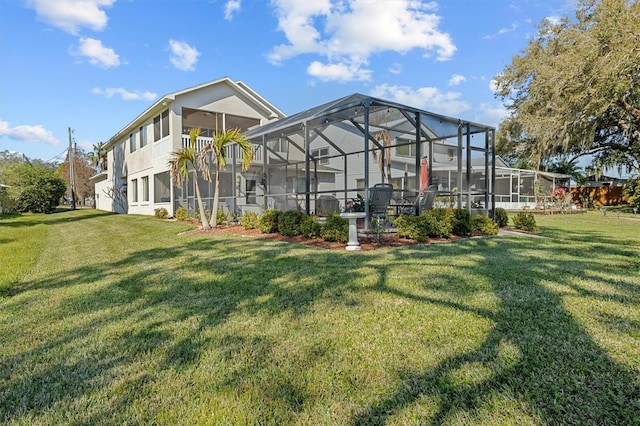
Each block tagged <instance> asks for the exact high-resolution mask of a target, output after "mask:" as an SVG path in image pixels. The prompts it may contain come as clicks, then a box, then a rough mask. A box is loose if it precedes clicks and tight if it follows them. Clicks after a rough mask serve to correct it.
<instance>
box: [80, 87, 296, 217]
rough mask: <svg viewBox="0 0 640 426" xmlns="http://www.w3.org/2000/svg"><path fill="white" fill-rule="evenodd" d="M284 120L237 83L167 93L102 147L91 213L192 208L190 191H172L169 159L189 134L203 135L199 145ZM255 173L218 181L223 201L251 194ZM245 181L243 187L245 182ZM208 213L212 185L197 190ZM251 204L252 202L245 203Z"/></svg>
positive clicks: (187, 187)
mask: <svg viewBox="0 0 640 426" xmlns="http://www.w3.org/2000/svg"><path fill="white" fill-rule="evenodd" d="M284 116H285V115H284V114H283V113H282V112H281V111H280V110H279V109H278V108H276V107H275V106H273V105H272V104H270V103H269V102H268V101H267V100H266V99H264V98H263V97H261V96H260V95H259V94H258V93H256V92H255V91H254V90H252V89H251V88H250V87H249V86H247V85H246V84H244V83H243V82H241V81H233V80H231V79H230V78H228V77H225V78H221V79H218V80H214V81H210V82H207V83H204V84H201V85H198V86H194V87H190V88H188V89H184V90H180V91H177V92H173V93H169V94H167V95H164V96H162V97H161V98H160V99H159V100H158V101H157V102H155V103H154V104H153V105H151V106H150V107H149V108H147V109H146V110H145V111H143V112H142V113H141V114H140V115H138V116H137V117H135V118H134V119H133V120H132V121H131V122H129V123H128V124H127V125H125V126H124V127H123V128H122V129H120V130H119V131H118V132H117V133H116V134H115V135H113V136H112V137H111V138H110V139H109V140H108V141H107V143H106V144H105V149H106V150H107V170H105V171H103V172H102V173H99V174H97V175H95V176H94V177H93V178H92V179H93V181H94V183H95V193H96V208H97V209H100V210H106V211H113V212H117V213H133V214H144V215H152V214H154V212H155V209H158V208H162V207H164V208H166V209H167V211H168V212H169V214H170V215H173V214H174V212H175V210H176V209H177V208H178V206H180V205H185V207H188V206H190V207H191V208H192V209H193V208H194V207H195V201H194V194H193V186H192V185H187V184H185V185H183V187H182V189H179V188H177V187H176V186H174V185H172V183H171V179H170V174H169V165H168V163H169V160H170V158H171V153H173V152H175V151H177V150H179V149H180V148H182V147H183V146H186V145H188V143H189V131H190V129H191V128H193V127H200V128H201V129H202V137H201V138H200V140H199V143H201V144H202V143H205V142H206V141H207V140H210V136H211V135H212V133H213V132H215V131H216V130H223V129H231V128H239V129H240V130H242V131H246V130H248V129H249V128H252V127H256V126H259V125H263V124H266V123H268V122H270V121H272V120H275V119H278V118H283V117H284ZM260 171H261V169H260V170H257V169H255V168H254V169H252V170H249V171H247V172H244V173H238V174H237V177H236V178H237V185H233V184H232V183H231V181H232V180H233V181H235V180H236V179H233V178H232V177H231V174H230V173H227V174H225V175H224V176H223V178H224V183H226V185H225V186H224V187H225V188H227V190H226V191H224V192H223V193H222V196H223V197H226V196H229V195H237V194H233V191H234V190H235V189H237V188H247V187H249V188H253V190H254V191H255V186H256V185H255V182H256V179H259V178H257V177H256V176H259V175H260ZM247 180H249V184H248V186H247V183H246V181H247ZM201 189H202V192H203V198H205V202H206V203H207V208H211V205H212V203H211V199H212V197H213V191H212V188H211V183H209V182H203V183H202V184H201ZM250 201H251V200H250Z"/></svg>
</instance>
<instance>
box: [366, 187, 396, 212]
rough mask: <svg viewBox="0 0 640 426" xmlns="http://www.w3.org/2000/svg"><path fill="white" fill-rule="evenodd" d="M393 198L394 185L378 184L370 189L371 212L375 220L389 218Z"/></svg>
mask: <svg viewBox="0 0 640 426" xmlns="http://www.w3.org/2000/svg"><path fill="white" fill-rule="evenodd" d="M392 196H393V185H391V184H390V183H377V184H375V185H374V186H373V187H371V188H369V211H370V212H371V216H372V217H374V218H378V219H380V218H385V219H386V217H387V207H388V206H389V203H390V202H391V197H392Z"/></svg>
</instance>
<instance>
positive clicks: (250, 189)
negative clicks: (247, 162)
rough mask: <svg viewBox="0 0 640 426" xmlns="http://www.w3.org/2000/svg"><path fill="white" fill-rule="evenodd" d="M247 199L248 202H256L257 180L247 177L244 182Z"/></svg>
mask: <svg viewBox="0 0 640 426" xmlns="http://www.w3.org/2000/svg"><path fill="white" fill-rule="evenodd" d="M244 193H245V201H246V203H247V204H256V180H255V179H247V180H245V182H244Z"/></svg>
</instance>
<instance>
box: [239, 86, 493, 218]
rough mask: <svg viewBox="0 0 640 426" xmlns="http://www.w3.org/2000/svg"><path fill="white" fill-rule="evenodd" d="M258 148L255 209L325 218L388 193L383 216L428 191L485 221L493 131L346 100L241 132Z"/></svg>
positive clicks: (362, 99) (489, 208)
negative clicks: (388, 188)
mask: <svg viewBox="0 0 640 426" xmlns="http://www.w3.org/2000/svg"><path fill="white" fill-rule="evenodd" d="M247 136H248V137H249V138H250V140H251V141H252V142H253V143H254V144H255V145H256V146H259V147H261V148H262V150H263V153H262V160H263V170H262V172H263V174H262V176H261V179H260V185H262V186H263V187H264V195H265V197H264V199H263V200H262V201H263V206H262V207H263V208H275V209H278V210H289V209H292V208H293V209H301V210H303V211H306V212H307V213H309V214H311V213H315V214H317V215H326V214H328V213H338V212H340V211H344V210H345V209H346V208H348V207H349V206H350V205H351V204H352V200H354V199H356V200H357V199H358V196H360V197H361V198H362V202H363V203H364V205H365V211H368V208H369V206H368V203H369V190H370V188H372V187H374V186H375V185H376V184H380V183H386V184H391V185H392V186H393V196H392V200H391V204H390V206H389V210H390V211H389V214H390V215H394V214H398V213H399V212H401V211H402V209H403V208H404V207H405V206H408V205H412V204H413V203H414V202H415V200H416V197H417V196H418V195H419V193H420V192H421V191H423V190H424V189H426V188H427V187H428V186H430V185H435V186H436V187H437V190H438V196H439V197H438V202H439V203H442V204H444V205H447V206H448V205H451V206H453V207H457V208H466V209H473V211H475V212H482V213H485V214H491V213H492V212H493V208H494V202H495V200H494V197H493V191H492V188H493V181H494V170H495V167H494V162H495V161H494V148H493V147H494V129H493V128H492V127H489V126H484V125H480V124H475V123H469V122H466V121H462V120H459V119H454V118H449V117H445V116H442V115H437V114H433V113H430V112H426V111H421V110H418V109H415V108H411V107H408V106H405V105H400V104H397V103H393V102H389V101H385V100H381V99H376V98H372V97H368V96H364V95H359V94H354V95H351V96H347V97H345V98H342V99H339V100H337V101H334V102H330V103H327V104H324V105H320V106H318V107H316V108H312V109H310V110H307V111H303V112H301V113H298V114H295V115H292V116H290V117H287V118H284V119H281V120H278V121H275V122H273V123H269V124H267V125H264V126H261V127H258V128H255V129H252V130H250V131H248V133H247Z"/></svg>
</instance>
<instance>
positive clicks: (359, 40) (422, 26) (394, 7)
mask: <svg viewBox="0 0 640 426" xmlns="http://www.w3.org/2000/svg"><path fill="white" fill-rule="evenodd" d="M271 4H272V5H273V6H274V7H275V9H276V15H277V16H278V28H279V30H280V31H282V32H283V33H284V35H285V37H286V38H287V41H288V43H286V44H281V45H278V46H275V47H274V48H273V49H272V51H271V52H270V54H269V61H270V62H271V63H273V64H279V63H281V62H283V61H285V60H287V59H289V58H292V57H294V56H297V55H301V54H316V55H320V56H323V57H325V58H326V62H327V64H329V65H326V66H327V67H329V66H331V67H333V68H335V66H338V65H340V66H343V67H344V68H346V69H357V68H359V67H360V64H363V63H368V60H369V57H370V56H371V55H372V54H375V53H379V52H385V51H393V52H398V53H405V52H408V51H410V50H413V49H421V50H423V51H425V55H426V56H428V55H429V54H430V53H431V52H435V53H436V56H437V59H438V60H440V61H444V60H448V59H450V58H451V57H452V56H453V54H454V53H455V51H456V46H455V45H454V44H453V41H452V40H451V37H450V36H449V34H447V33H443V32H442V31H440V30H439V28H438V26H439V24H440V17H439V16H438V15H436V14H435V13H434V11H435V9H436V4H435V3H434V2H425V1H422V0H394V1H384V2H383V1H371V0H316V1H305V2H303V1H299V0H272V1H271ZM309 69H310V70H311V69H314V68H312V67H311V66H310V67H309ZM352 78H353V79H356V80H362V79H363V77H362V76H360V75H352ZM367 78H369V77H367Z"/></svg>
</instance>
